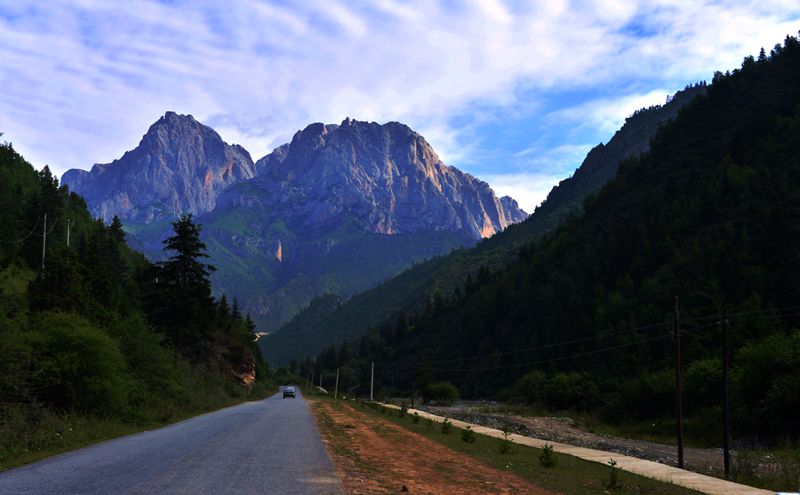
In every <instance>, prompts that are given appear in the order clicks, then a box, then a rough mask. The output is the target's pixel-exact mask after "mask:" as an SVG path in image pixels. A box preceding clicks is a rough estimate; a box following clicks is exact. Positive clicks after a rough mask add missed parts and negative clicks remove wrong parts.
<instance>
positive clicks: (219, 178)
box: [62, 112, 255, 223]
mask: <svg viewBox="0 0 800 495" xmlns="http://www.w3.org/2000/svg"><path fill="white" fill-rule="evenodd" d="M254 175H255V165H254V164H253V160H252V158H250V154H249V153H248V152H247V151H246V150H245V149H244V148H242V147H241V146H238V145H233V146H231V145H229V144H227V143H225V142H224V141H223V140H222V138H221V137H220V135H219V134H217V132H216V131H214V130H213V129H211V128H210V127H207V126H205V125H203V124H201V123H200V122H198V121H197V120H195V118H194V117H192V116H191V115H180V114H177V113H175V112H167V113H166V114H164V116H163V117H161V118H160V119H158V120H157V121H156V122H155V123H154V124H153V125H151V126H150V128H149V129H148V131H147V133H146V134H145V135H144V136H143V137H142V140H141V141H140V142H139V145H138V146H137V147H136V148H135V149H133V150H131V151H128V152H126V153H125V154H124V155H123V156H122V158H120V159H117V160H114V161H113V162H111V163H107V164H96V165H95V166H94V167H92V170H91V171H90V172H87V171H84V170H78V169H73V170H69V171H67V172H66V173H65V174H64V176H63V177H62V182H63V183H64V184H67V185H69V186H70V188H71V189H72V190H74V191H76V192H78V193H80V194H82V195H83V196H84V198H86V201H87V203H88V204H89V208H90V210H91V211H92V213H93V214H94V215H97V216H99V217H102V218H103V219H105V220H106V221H108V220H110V219H111V218H112V217H113V216H114V215H118V216H119V217H120V218H122V219H123V220H129V221H133V222H134V223H150V222H153V221H157V220H163V219H173V218H175V217H176V216H177V215H179V214H180V213H182V212H192V213H203V212H207V211H210V210H212V209H213V208H214V206H215V205H216V200H217V197H218V196H219V194H220V193H221V192H222V191H223V190H224V189H225V188H227V187H228V186H229V185H231V184H233V183H235V182H239V181H242V180H245V179H250V178H252V177H253V176H254Z"/></svg>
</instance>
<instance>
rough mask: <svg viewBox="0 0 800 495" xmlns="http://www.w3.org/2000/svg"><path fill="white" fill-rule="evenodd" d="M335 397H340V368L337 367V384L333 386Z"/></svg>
mask: <svg viewBox="0 0 800 495" xmlns="http://www.w3.org/2000/svg"><path fill="white" fill-rule="evenodd" d="M333 398H334V399H338V398H339V368H336V385H334V387H333Z"/></svg>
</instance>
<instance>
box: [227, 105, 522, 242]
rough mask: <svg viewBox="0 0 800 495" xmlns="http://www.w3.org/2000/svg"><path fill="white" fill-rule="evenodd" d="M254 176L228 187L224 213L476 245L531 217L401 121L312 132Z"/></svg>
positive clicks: (318, 127)
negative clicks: (427, 234)
mask: <svg viewBox="0 0 800 495" xmlns="http://www.w3.org/2000/svg"><path fill="white" fill-rule="evenodd" d="M256 169H257V171H258V177H256V178H255V179H253V180H251V181H248V182H247V183H246V184H241V187H240V186H234V187H232V188H230V189H229V190H228V191H227V192H226V193H225V194H224V195H223V196H222V197H221V198H220V200H219V203H220V205H219V206H220V208H236V207H247V208H256V209H257V210H258V211H261V212H263V213H264V214H265V215H267V217H268V218H266V219H265V220H267V221H270V220H274V219H277V218H280V219H281V220H282V221H284V222H286V223H287V224H290V225H294V226H303V227H304V228H310V229H314V230H326V229H328V228H330V227H331V226H333V225H336V224H337V223H340V222H341V221H342V219H343V218H345V217H346V218H350V219H353V220H354V221H356V222H357V223H358V224H359V226H360V227H361V229H363V230H364V231H366V232H371V233H376V234H389V235H392V234H408V233H414V232H420V231H448V232H458V233H460V234H461V235H463V236H464V237H465V238H467V239H475V240H477V239H480V238H481V237H488V236H491V235H492V234H494V233H495V232H499V231H501V230H503V229H504V228H505V227H507V226H508V225H510V224H512V223H515V222H518V221H520V220H523V219H524V218H525V217H526V216H527V214H526V213H525V212H524V211H522V210H520V209H519V207H518V206H517V204H516V202H515V201H514V200H512V199H511V198H503V199H498V198H497V197H496V196H495V194H494V192H493V191H492V190H491V189H490V188H489V185H488V184H486V183H485V182H482V181H480V180H478V179H476V178H474V177H472V176H471V175H469V174H466V173H464V172H461V171H460V170H458V169H456V168H454V167H449V166H447V165H445V164H444V163H442V161H441V160H440V159H439V157H438V156H437V155H436V153H435V152H434V151H433V149H432V148H431V146H430V145H429V144H428V143H427V142H426V141H425V139H424V138H423V137H422V136H420V135H419V134H417V133H416V132H414V131H412V130H411V129H410V128H408V127H407V126H405V125H403V124H399V123H396V122H390V123H388V124H385V125H379V124H376V123H367V122H357V121H353V120H350V119H346V120H345V121H344V122H342V124H341V125H323V124H312V125H309V126H308V127H306V128H305V129H304V130H302V131H299V132H297V133H296V134H295V136H294V138H293V139H292V141H291V143H289V144H286V145H283V146H281V147H279V148H277V149H276V150H275V151H273V152H272V153H271V154H269V155H267V156H265V157H264V158H262V159H260V160H259V161H258V162H257V163H256Z"/></svg>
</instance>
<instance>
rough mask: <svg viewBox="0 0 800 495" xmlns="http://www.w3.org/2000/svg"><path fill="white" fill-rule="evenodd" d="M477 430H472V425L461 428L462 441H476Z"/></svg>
mask: <svg viewBox="0 0 800 495" xmlns="http://www.w3.org/2000/svg"><path fill="white" fill-rule="evenodd" d="M475 439H476V436H475V432H474V431H472V427H470V426H467V427H466V428H465V429H463V430H461V441H462V442H467V443H475Z"/></svg>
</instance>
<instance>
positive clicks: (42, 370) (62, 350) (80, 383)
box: [34, 313, 133, 414]
mask: <svg viewBox="0 0 800 495" xmlns="http://www.w3.org/2000/svg"><path fill="white" fill-rule="evenodd" d="M34 327H35V330H36V334H37V336H38V341H39V342H38V345H37V346H36V347H35V356H34V359H35V363H36V364H35V366H36V367H37V368H38V373H37V374H36V378H35V380H36V384H35V387H36V388H37V389H38V390H40V392H39V399H40V400H42V401H43V402H45V403H46V404H50V405H52V406H54V407H56V408H58V409H64V410H66V409H73V408H74V409H77V410H80V411H84V412H90V413H97V414H108V413H116V412H119V411H121V410H122V409H123V408H124V407H125V406H126V405H127V401H128V396H129V394H130V392H131V391H132V389H133V380H132V379H131V377H130V376H129V375H128V373H127V366H126V363H125V358H124V357H123V355H122V352H120V349H119V346H118V345H117V343H116V342H115V341H114V340H113V339H111V338H110V337H109V336H108V335H106V334H105V332H103V331H102V330H100V329H98V328H95V327H93V326H92V325H91V324H90V323H89V322H88V321H87V320H85V319H83V318H81V317H79V316H76V315H71V314H63V313H45V314H44V315H43V316H42V317H40V318H38V320H37V321H36V323H35V325H34Z"/></svg>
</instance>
